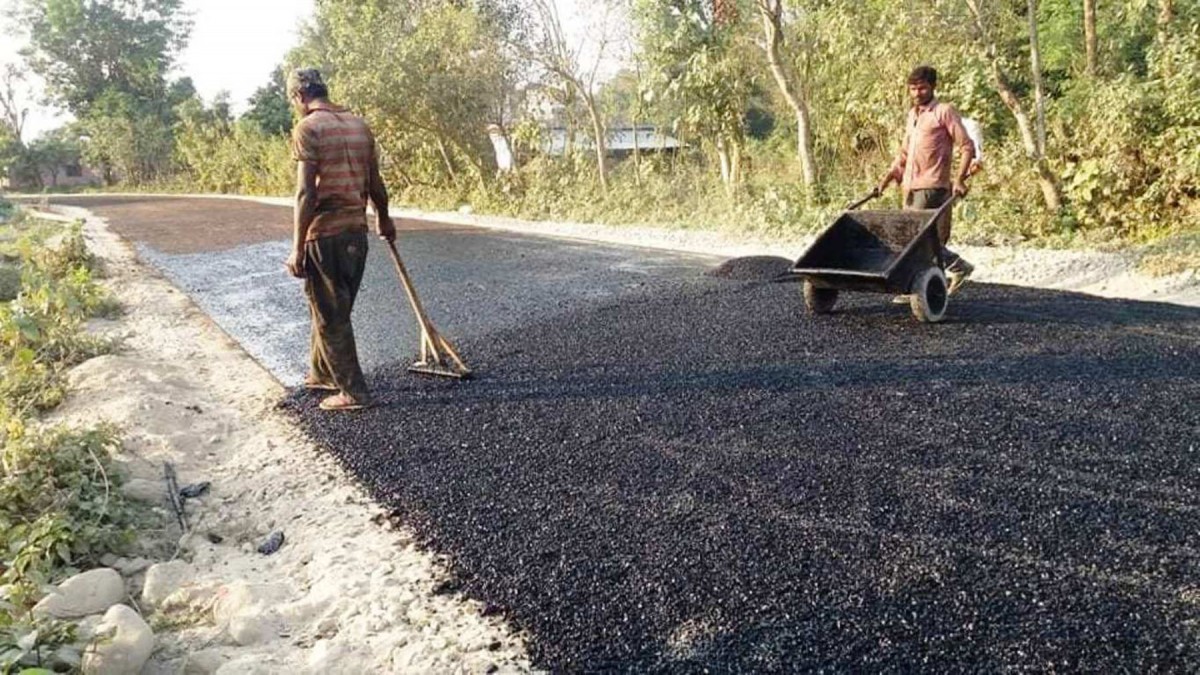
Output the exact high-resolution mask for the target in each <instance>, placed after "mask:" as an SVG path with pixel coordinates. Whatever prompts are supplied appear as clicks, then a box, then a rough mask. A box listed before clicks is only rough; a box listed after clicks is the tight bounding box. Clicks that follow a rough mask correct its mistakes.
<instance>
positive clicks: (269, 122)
mask: <svg viewBox="0 0 1200 675" xmlns="http://www.w3.org/2000/svg"><path fill="white" fill-rule="evenodd" d="M242 117H243V119H245V120H248V121H250V122H253V123H254V124H255V125H257V126H258V130H259V131H261V132H262V133H263V134H264V135H267V136H285V135H287V134H289V133H290V132H291V131H292V108H291V104H290V103H289V102H288V98H287V79H286V76H285V74H284V70H283V66H280V67H278V68H276V69H275V70H274V71H272V73H271V81H270V82H269V83H268V84H267V85H266V86H262V87H259V88H258V89H257V90H255V92H254V95H253V96H251V97H250V109H249V110H247V111H246V114H245V115H243V116H242Z"/></svg>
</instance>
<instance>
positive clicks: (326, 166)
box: [285, 69, 396, 410]
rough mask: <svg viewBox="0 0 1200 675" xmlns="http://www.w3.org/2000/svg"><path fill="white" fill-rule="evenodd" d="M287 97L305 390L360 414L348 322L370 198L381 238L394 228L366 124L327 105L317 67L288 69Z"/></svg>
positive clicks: (364, 396) (362, 384) (293, 266)
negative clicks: (305, 330) (306, 325)
mask: <svg viewBox="0 0 1200 675" xmlns="http://www.w3.org/2000/svg"><path fill="white" fill-rule="evenodd" d="M287 93H288V98H290V99H291V101H292V104H293V105H295V106H296V108H297V110H298V111H299V112H300V115H301V118H302V119H301V120H300V122H299V123H298V124H297V125H296V128H295V129H294V130H293V131H292V155H293V158H294V159H295V160H296V162H297V172H296V183H297V190H296V210H295V220H294V224H295V229H294V233H293V235H294V236H293V239H292V253H291V255H290V256H288V259H287V262H286V263H285V266H286V267H287V270H288V272H289V273H290V274H291V275H292V276H294V277H296V278H299V279H304V292H305V295H307V296H308V304H309V310H310V313H311V314H312V340H311V345H310V352H311V353H310V360H311V364H310V370H309V374H308V377H307V378H305V381H304V386H306V387H308V388H309V389H316V390H323V391H329V392H333V393H332V394H331V395H330V396H328V397H327V398H325V399H324V400H323V401H321V408H322V409H323V410H357V409H360V408H364V407H367V406H368V405H370V403H371V395H370V393H369V392H368V391H367V384H366V380H365V378H364V377H363V373H362V368H361V367H360V366H359V363H358V349H357V346H356V345H355V342H354V328H353V326H351V324H350V314H351V312H352V311H353V310H354V299H355V297H356V296H357V295H358V288H359V286H360V285H361V284H362V277H363V271H364V270H365V269H366V263H367V214H366V208H367V200H368V199H370V201H371V202H372V203H373V204H374V205H375V214H376V229H377V231H378V233H379V236H380V237H381V238H383V239H385V240H387V241H389V242H391V241H395V239H396V226H395V225H394V224H393V223H392V219H391V218H390V217H388V194H387V188H385V187H384V185H383V179H382V178H381V177H380V175H379V159H378V155H377V153H376V149H375V137H374V135H372V133H371V130H370V128H368V127H367V124H366V122H365V121H363V119H362V118H361V117H358V116H357V115H352V114H350V113H349V112H348V111H347V110H346V109H345V108H342V107H340V106H336V105H334V104H332V103H330V102H329V90H328V89H327V88H326V86H325V83H324V81H323V80H322V79H321V74H320V73H319V72H317V71H316V70H313V69H301V70H296V71H294V72H292V73H291V74H290V75H289V76H288V85H287Z"/></svg>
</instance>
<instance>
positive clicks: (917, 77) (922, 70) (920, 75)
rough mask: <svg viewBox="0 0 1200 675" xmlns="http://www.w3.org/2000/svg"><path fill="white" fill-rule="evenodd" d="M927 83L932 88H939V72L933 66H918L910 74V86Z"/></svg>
mask: <svg viewBox="0 0 1200 675" xmlns="http://www.w3.org/2000/svg"><path fill="white" fill-rule="evenodd" d="M918 82H925V83H927V84H928V85H929V86H931V87H936V86H937V71H936V70H934V69H933V66H917V67H916V68H913V70H912V72H911V73H909V74H908V84H916V83H918Z"/></svg>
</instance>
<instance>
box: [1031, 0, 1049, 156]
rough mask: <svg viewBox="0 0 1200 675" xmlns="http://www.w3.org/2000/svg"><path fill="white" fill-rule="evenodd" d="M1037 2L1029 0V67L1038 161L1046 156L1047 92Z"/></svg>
mask: <svg viewBox="0 0 1200 675" xmlns="http://www.w3.org/2000/svg"><path fill="white" fill-rule="evenodd" d="M1037 4H1038V3H1037V0H1029V66H1030V71H1031V72H1032V74H1033V102H1034V110H1035V112H1036V115H1037V117H1036V120H1037V157H1036V158H1037V159H1039V160H1040V159H1042V158H1043V157H1045V156H1046V90H1045V87H1044V86H1043V85H1042V52H1041V49H1040V48H1039V47H1040V45H1039V44H1038V24H1037Z"/></svg>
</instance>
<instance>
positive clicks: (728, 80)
mask: <svg viewBox="0 0 1200 675" xmlns="http://www.w3.org/2000/svg"><path fill="white" fill-rule="evenodd" d="M722 16H723V17H727V16H728V15H722ZM717 18H718V17H717V16H716V14H715V13H714V11H713V6H712V5H711V4H710V1H709V0H675V2H672V3H669V4H664V3H660V2H656V1H655V0H642V1H641V2H639V4H638V11H637V22H638V25H639V28H640V31H641V40H642V49H643V51H644V55H645V58H646V60H647V62H648V63H649V64H650V68H651V70H652V78H651V81H650V83H649V87H648V88H649V89H650V93H651V94H652V96H653V97H654V98H655V99H657V100H659V101H661V100H663V99H666V100H670V101H672V102H673V103H674V104H675V105H677V106H678V110H679V112H678V114H677V115H676V117H675V120H674V126H675V127H676V129H677V131H679V132H681V133H684V132H686V133H694V134H696V135H698V136H699V137H700V138H702V139H704V140H706V141H707V142H709V143H711V144H712V146H713V147H714V148H715V149H716V151H717V163H718V168H719V170H720V175H721V181H722V183H723V184H724V186H725V190H726V192H727V193H728V194H729V195H731V196H732V195H733V194H735V193H736V192H737V190H738V186H739V184H740V183H741V180H742V170H743V162H742V160H743V151H744V149H745V128H744V117H745V114H746V102H747V98H748V96H749V92H750V89H751V87H752V86H753V84H754V80H755V77H754V71H753V70H752V69H751V65H752V61H751V60H750V59H748V58H746V56H747V55H746V53H745V51H744V50H742V47H743V45H742V44H741V43H739V41H738V38H739V35H738V33H737V28H738V24H736V23H730V22H728V21H718V20H717Z"/></svg>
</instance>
